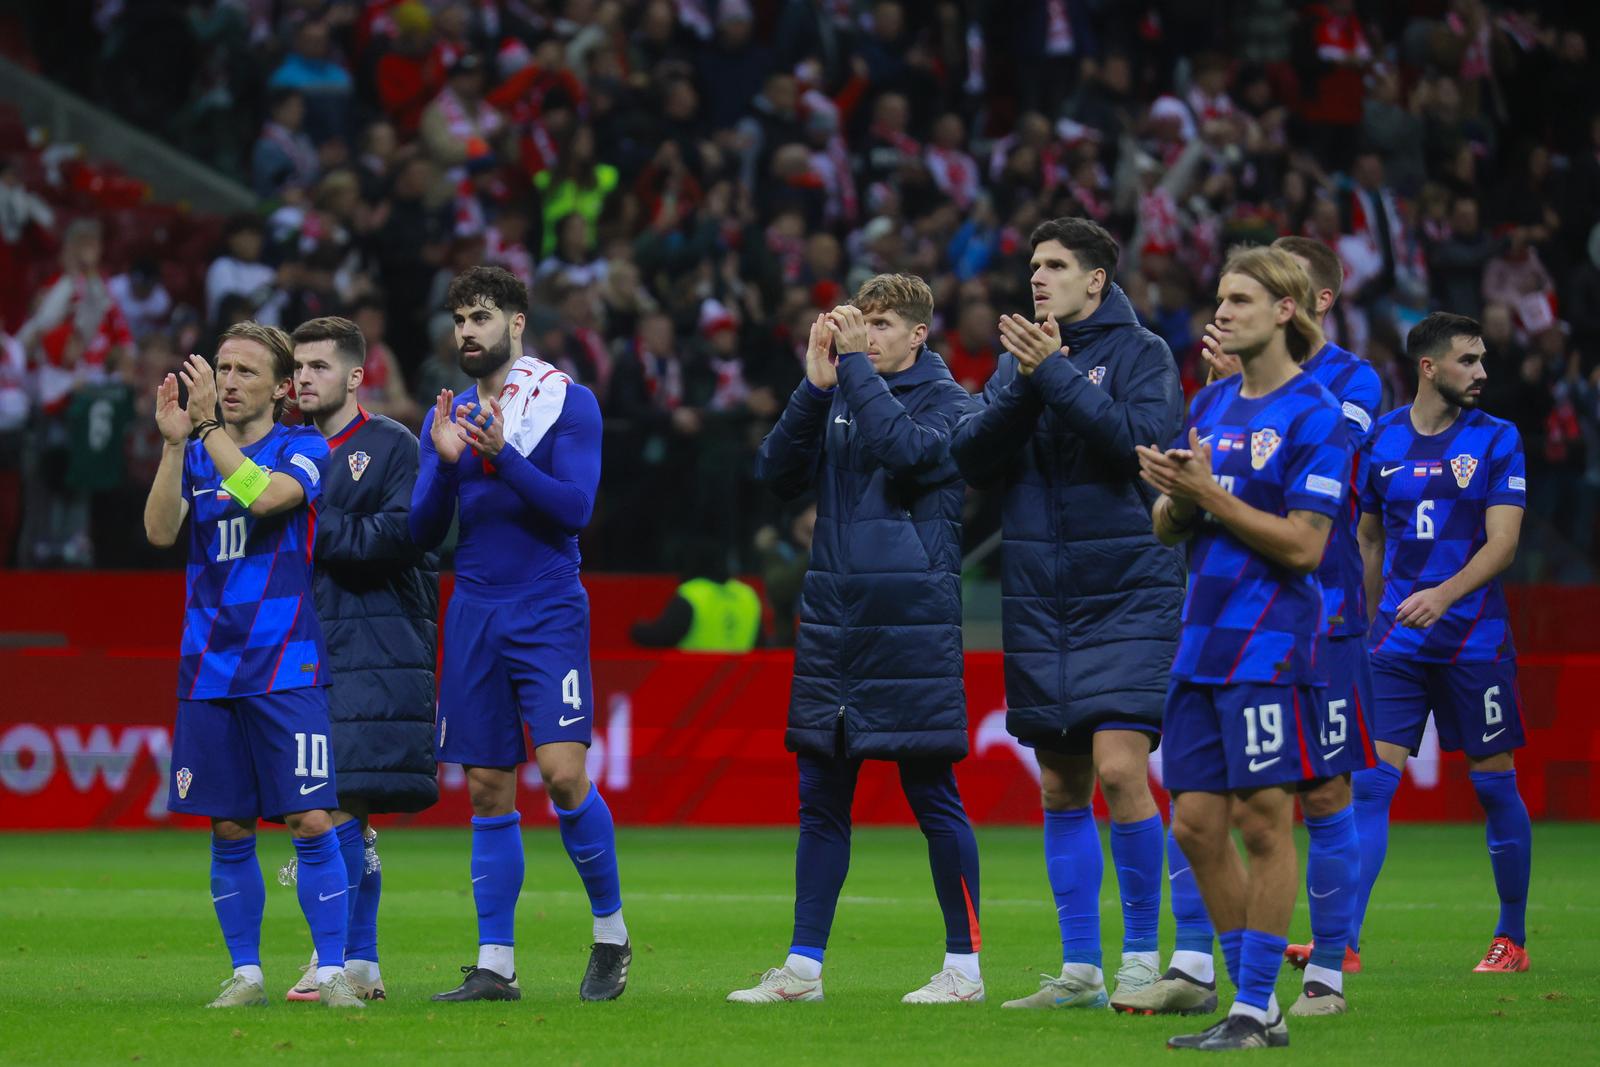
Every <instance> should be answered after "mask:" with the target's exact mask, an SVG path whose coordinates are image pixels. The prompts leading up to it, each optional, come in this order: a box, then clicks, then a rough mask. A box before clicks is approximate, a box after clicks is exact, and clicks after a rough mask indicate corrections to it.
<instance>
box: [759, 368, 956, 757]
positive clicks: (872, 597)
mask: <svg viewBox="0 0 1600 1067" xmlns="http://www.w3.org/2000/svg"><path fill="white" fill-rule="evenodd" d="M975 407H976V401H975V400H974V398H972V397H971V396H969V395H968V394H967V392H966V390H964V389H962V388H961V386H959V385H958V384H956V382H955V379H953V378H952V377H951V376H950V371H949V370H948V369H947V368H946V367H945V365H944V361H943V360H942V359H940V358H939V356H938V355H937V354H935V353H934V352H932V351H930V350H928V349H927V348H926V347H924V348H923V349H922V350H921V351H920V352H919V353H918V355H917V358H916V361H915V362H914V363H912V365H911V366H909V367H907V368H906V369H905V370H903V371H900V372H898V373H896V374H893V375H889V376H887V377H884V376H880V375H879V374H878V373H877V372H876V371H874V370H873V368H872V364H871V363H870V362H869V361H868V360H867V357H866V355H865V354H864V353H851V354H847V355H845V356H843V357H842V358H841V359H840V360H839V386H838V388H837V389H835V390H834V391H833V394H832V396H831V397H829V396H827V395H826V394H821V393H819V392H818V391H817V390H816V389H814V388H813V387H812V386H811V385H810V383H809V382H801V383H800V387H799V388H798V389H796V390H795V391H794V394H793V395H792V396H791V397H790V398H789V404H788V407H786V408H785V409H784V412H783V415H782V417H781V418H779V420H778V424H777V425H776V426H775V427H773V429H772V432H771V433H769V434H768V435H767V439H766V440H765V441H764V442H762V445H761V452H760V455H759V456H758V457H757V459H756V472H757V476H758V477H759V478H761V479H762V480H763V481H765V482H767V483H768V484H770V485H771V486H772V487H773V488H774V489H775V490H776V491H777V492H778V493H779V494H780V495H781V496H783V497H785V498H792V497H794V496H798V495H799V494H800V493H802V492H805V491H806V490H808V489H812V488H814V489H815V490H816V494H817V526H816V534H815V537H814V539H813V541H812V546H811V567H810V569H809V570H808V571H807V572H806V576H805V581H804V584H803V585H802V588H801V593H800V629H799V633H798V636H797V638H796V641H795V667H794V686H793V688H792V690H791V693H790V699H789V729H788V732H787V733H786V734H785V738H784V740H785V744H786V745H787V746H788V747H789V748H790V749H791V750H792V751H796V752H810V753H814V754H818V755H825V756H835V755H840V756H845V757H847V758H872V759H896V760H898V759H910V758H921V757H927V758H940V759H950V760H957V759H960V758H962V757H963V756H965V755H966V754H967V705H966V696H965V694H964V692H963V690H962V687H961V676H962V660H961V505H962V500H963V497H964V496H965V492H966V490H965V486H964V485H963V484H962V481H961V475H960V474H959V473H958V472H957V470H956V466H955V463H954V461H953V460H952V459H951V458H950V432H951V430H952V429H953V428H954V427H955V424H956V420H957V419H959V418H960V417H961V415H962V414H964V413H965V412H968V411H971V410H973V409H974V408H975Z"/></svg>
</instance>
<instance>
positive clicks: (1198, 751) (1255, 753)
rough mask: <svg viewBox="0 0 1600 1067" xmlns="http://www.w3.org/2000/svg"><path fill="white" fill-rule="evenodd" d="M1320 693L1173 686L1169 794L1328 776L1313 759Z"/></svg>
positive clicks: (1247, 685)
mask: <svg viewBox="0 0 1600 1067" xmlns="http://www.w3.org/2000/svg"><path fill="white" fill-rule="evenodd" d="M1322 699H1324V697H1323V694H1322V692H1321V690H1320V688H1319V687H1316V686H1309V685H1279V684H1275V683H1271V682H1241V683H1235V684H1233V685H1206V684H1201V683H1196V682H1183V681H1178V680H1176V679H1174V680H1173V682H1172V685H1171V687H1170V688H1169V689H1168V690H1167V713H1166V718H1165V719H1164V721H1163V722H1162V731H1163V732H1162V739H1161V740H1162V744H1161V750H1162V752H1163V754H1164V755H1163V757H1162V763H1161V775H1162V780H1163V782H1164V783H1165V784H1166V787H1167V790H1168V792H1172V793H1184V792H1191V791H1193V792H1202V793H1233V792H1239V791H1242V790H1247V789H1259V788H1261V787H1262V786H1271V785H1293V784H1298V783H1301V782H1303V781H1306V780H1308V779H1313V778H1321V777H1326V776H1327V770H1326V768H1324V767H1323V765H1322V763H1321V761H1320V760H1319V759H1318V758H1317V755H1316V741H1317V738H1316V724H1317V721H1318V719H1317V714H1318V713H1317V712H1316V711H1315V710H1314V708H1313V705H1314V704H1315V702H1317V701H1320V700H1322Z"/></svg>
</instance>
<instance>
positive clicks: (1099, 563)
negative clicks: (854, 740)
mask: <svg viewBox="0 0 1600 1067" xmlns="http://www.w3.org/2000/svg"><path fill="white" fill-rule="evenodd" d="M1062 341H1063V343H1064V344H1065V345H1066V346H1067V348H1068V355H1067V356H1066V357H1061V356H1058V355H1054V356H1051V357H1050V358H1049V359H1047V360H1045V361H1044V363H1043V364H1041V365H1040V367H1039V369H1038V370H1036V371H1035V372H1034V373H1033V374H1032V375H1031V376H1024V375H1021V374H1019V373H1018V364H1017V360H1016V357H1014V356H1011V355H1009V354H1007V355H1004V356H1002V357H1001V362H1000V365H999V367H998V368H997V369H996V371H995V373H994V376H993V377H992V378H990V380H989V383H988V385H987V386H986V387H985V388H984V393H983V395H984V400H985V406H984V407H983V409H982V410H981V411H979V412H976V413H974V414H971V415H968V416H966V417H965V418H964V419H962V421H961V424H960V426H959V427H958V428H957V430H956V434H955V440H954V442H953V445H952V450H953V454H954V456H955V459H956V462H957V463H958V464H959V465H960V468H961V471H962V473H963V474H964V475H966V477H967V478H968V479H969V480H970V481H971V482H972V483H973V484H974V485H979V486H990V485H996V486H1001V487H1003V488H1004V491H1005V500H1004V504H1003V511H1002V518H1001V524H1002V532H1003V537H1004V545H1003V552H1004V560H1003V564H1002V568H1001V593H1002V596H1003V600H1002V608H1001V620H1002V626H1003V640H1004V644H1005V674H1006V703H1007V706H1008V708H1009V711H1008V713H1007V715H1006V727H1007V729H1009V730H1010V732H1011V733H1012V734H1013V735H1015V736H1016V737H1017V738H1019V739H1021V740H1023V741H1025V742H1027V743H1029V744H1035V745H1044V746H1046V747H1048V746H1049V745H1050V743H1051V742H1052V741H1058V740H1060V739H1061V738H1064V737H1065V736H1066V735H1067V734H1069V733H1071V732H1073V731H1077V730H1081V729H1089V728H1092V727H1093V726H1094V724H1096V723H1098V722H1104V721H1107V720H1116V721H1126V722H1130V723H1135V724H1149V725H1151V726H1156V727H1159V725H1160V723H1161V715H1162V709H1163V706H1164V704H1165V701H1166V690H1167V679H1168V674H1169V672H1170V671H1171V669H1172V657H1173V654H1174V653H1175V652H1176V651H1177V642H1178V629H1179V615H1180V612H1181V611H1182V607H1183V589H1184V567H1183V561H1182V557H1181V556H1180V555H1179V553H1178V550H1177V549H1175V548H1166V547H1164V546H1162V545H1161V543H1160V542H1159V541H1157V540H1156V539H1155V536H1154V535H1153V534H1152V533H1151V530H1150V509H1151V507H1152V506H1154V504H1155V498H1156V495H1157V494H1156V493H1155V491H1154V490H1153V489H1151V488H1150V487H1149V486H1148V485H1146V484H1145V483H1144V482H1143V481H1142V480H1141V479H1140V477H1139V462H1138V458H1137V456H1136V455H1135V454H1134V451H1133V449H1134V446H1135V445H1141V444H1153V445H1157V446H1159V447H1163V448H1165V447H1166V446H1167V445H1168V444H1170V443H1171V441H1172V439H1173V437H1174V435H1176V434H1177V433H1178V431H1179V430H1180V429H1181V428H1182V425H1183V389H1182V386H1181V385H1180V384H1179V381H1178V368H1177V366H1176V365H1175V364H1174V363H1173V359H1172V353H1171V351H1170V350H1169V349H1168V348H1167V345H1166V342H1164V341H1162V340H1161V339H1160V338H1159V337H1157V336H1156V335H1155V334H1153V333H1151V332H1150V331H1148V330H1146V329H1144V328H1143V327H1142V326H1140V325H1139V323H1138V320H1137V319H1136V318H1135V316H1134V313H1133V306H1132V305H1131V304H1130V303H1129V302H1128V298H1127V297H1126V296H1125V295H1124V294H1123V292H1122V290H1121V288H1120V287H1118V286H1115V285H1114V286H1112V287H1111V291H1110V294H1109V295H1108V296H1107V297H1106V299H1105V301H1104V302H1103V303H1102V304H1101V306H1100V308H1099V309H1098V310H1097V311H1095V313H1094V314H1093V315H1091V316H1089V318H1087V319H1085V320H1084V321H1082V322H1077V323H1073V324H1071V325H1069V326H1067V327H1066V328H1065V329H1064V330H1063V331H1062Z"/></svg>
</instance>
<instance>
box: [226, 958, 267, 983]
mask: <svg viewBox="0 0 1600 1067" xmlns="http://www.w3.org/2000/svg"><path fill="white" fill-rule="evenodd" d="M233 973H234V975H235V976H237V977H239V978H243V979H244V980H245V981H246V982H254V983H255V984H256V985H266V982H267V980H266V979H265V978H263V977H261V965H260V964H259V963H247V964H245V965H244V966H243V967H235V968H234V969H233Z"/></svg>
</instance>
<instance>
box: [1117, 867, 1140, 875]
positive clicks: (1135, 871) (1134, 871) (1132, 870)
mask: <svg viewBox="0 0 1600 1067" xmlns="http://www.w3.org/2000/svg"><path fill="white" fill-rule="evenodd" d="M1117 870H1119V871H1127V872H1128V873H1129V874H1143V873H1144V872H1143V871H1141V870H1140V869H1139V868H1137V867H1118V868H1117Z"/></svg>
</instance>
